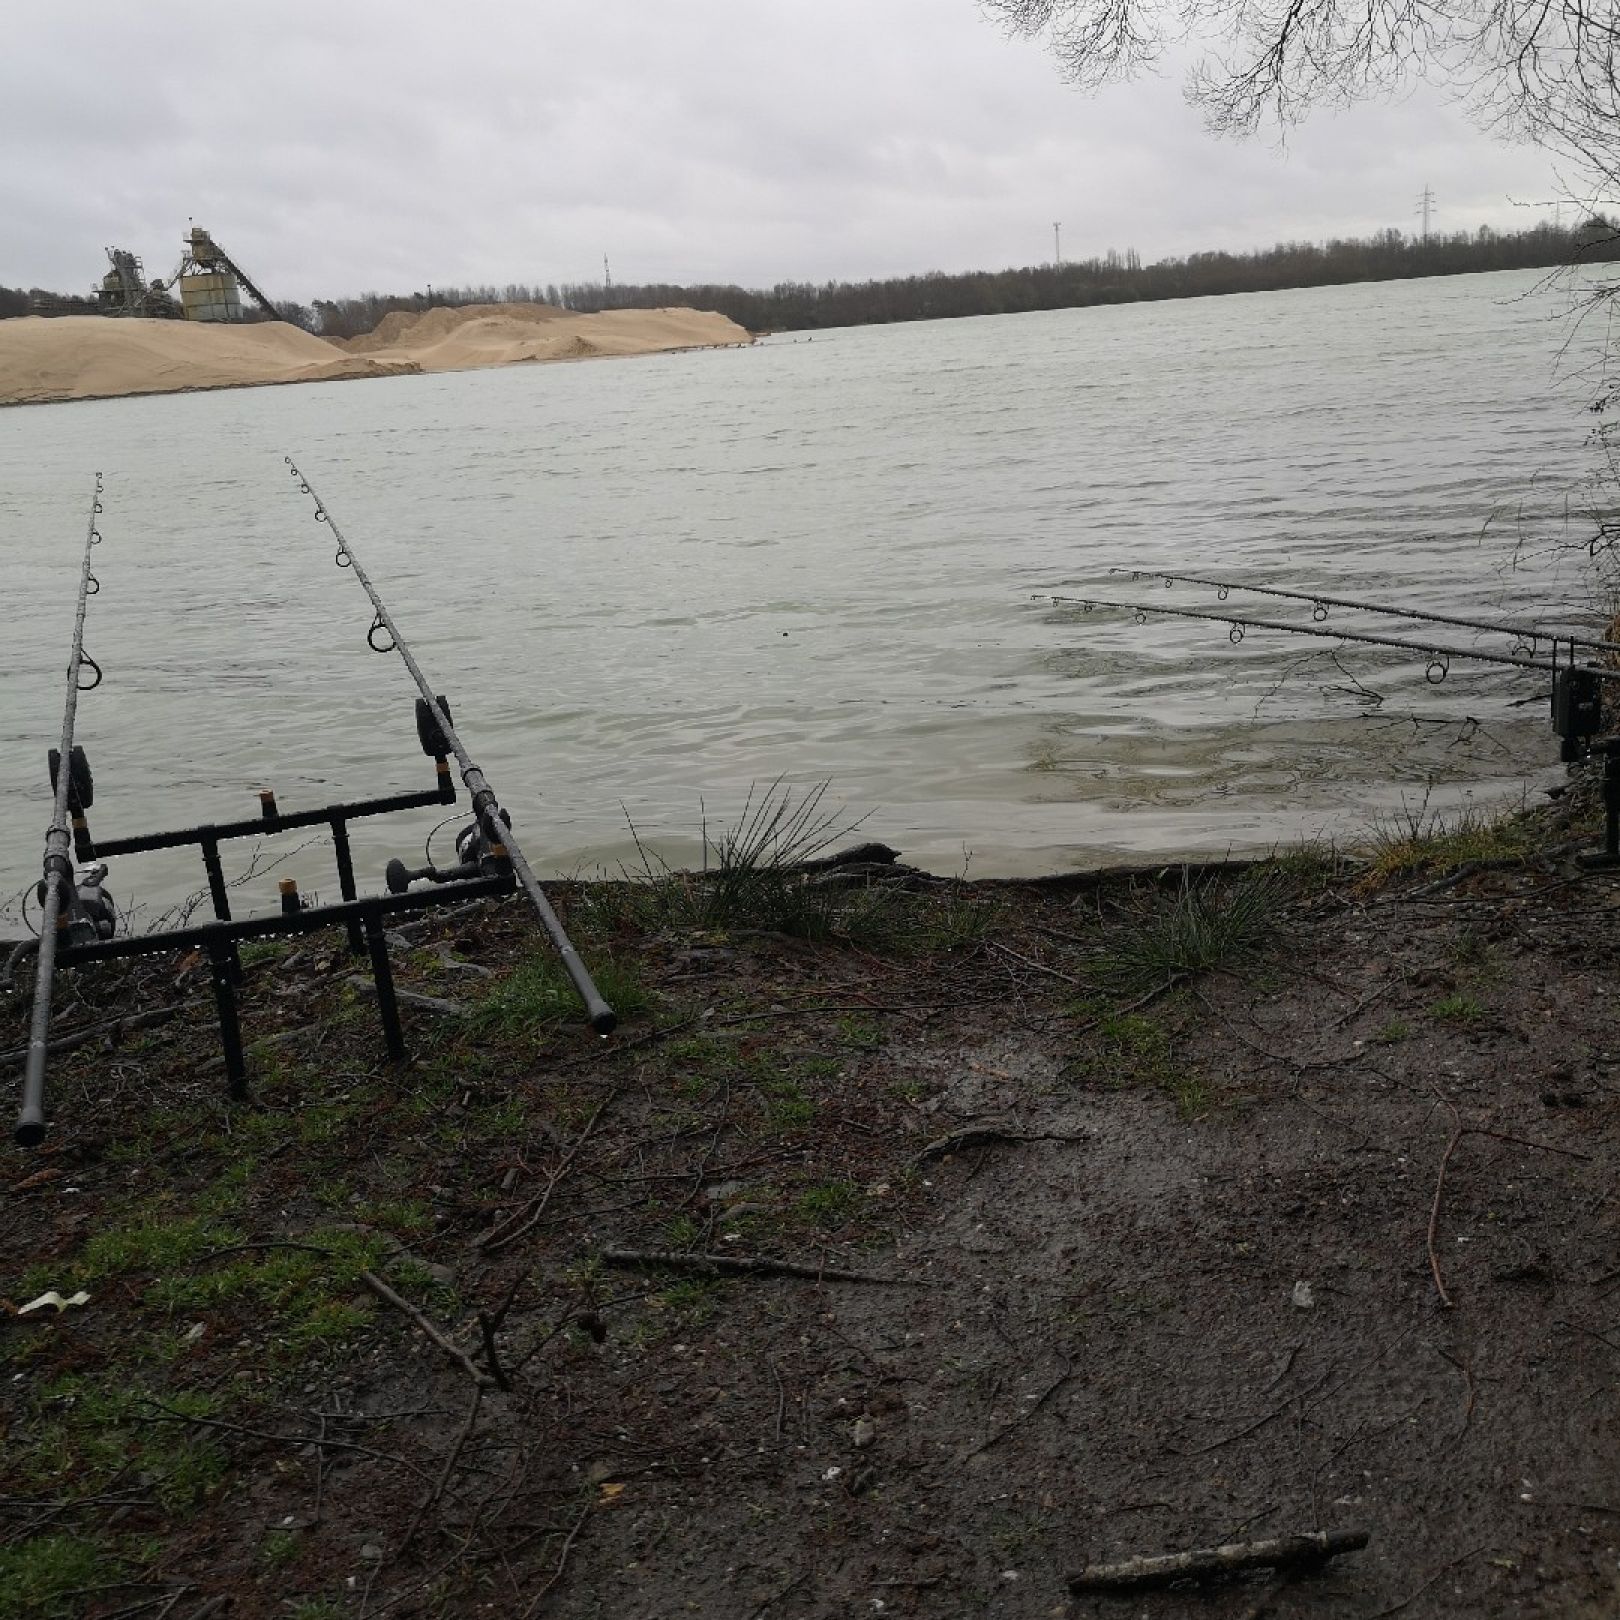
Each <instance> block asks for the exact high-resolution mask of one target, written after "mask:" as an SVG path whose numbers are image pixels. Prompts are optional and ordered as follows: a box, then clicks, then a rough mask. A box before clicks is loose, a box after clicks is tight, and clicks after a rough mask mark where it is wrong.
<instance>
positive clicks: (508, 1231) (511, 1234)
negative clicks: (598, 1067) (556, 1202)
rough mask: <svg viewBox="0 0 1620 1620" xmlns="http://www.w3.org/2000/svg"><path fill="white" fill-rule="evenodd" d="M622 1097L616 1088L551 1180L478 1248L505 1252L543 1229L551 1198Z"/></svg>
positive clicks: (476, 1240)
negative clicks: (524, 1236) (509, 1247)
mask: <svg viewBox="0 0 1620 1620" xmlns="http://www.w3.org/2000/svg"><path fill="white" fill-rule="evenodd" d="M618 1095H619V1088H618V1087H617V1086H615V1087H614V1088H613V1089H612V1090H611V1091H609V1092H608V1094H607V1095H606V1096H605V1097H604V1098H603V1099H602V1100H601V1102H599V1103H598V1104H597V1105H596V1111H595V1113H593V1114H592V1115H591V1117H590V1118H589V1119H588V1120H586V1121H585V1128H584V1129H583V1130H582V1131H581V1132H580V1133H579V1135H578V1136H576V1137H575V1138H574V1142H573V1146H572V1147H570V1148H569V1149H568V1151H567V1152H566V1153H565V1154H564V1155H563V1157H562V1162H561V1163H560V1164H559V1165H558V1166H557V1168H556V1169H555V1170H554V1171H553V1172H552V1174H551V1178H550V1180H548V1181H547V1182H546V1184H545V1186H544V1187H543V1188H542V1189H541V1190H540V1192H539V1193H537V1194H536V1195H535V1196H534V1197H533V1198H531V1199H530V1200H529V1202H528V1203H527V1204H525V1205H524V1206H523V1208H522V1209H520V1210H519V1211H518V1212H517V1213H516V1214H515V1215H510V1216H508V1217H507V1219H506V1220H504V1221H503V1222H502V1223H501V1224H500V1225H499V1226H495V1227H492V1228H491V1229H490V1230H489V1231H487V1232H485V1233H482V1234H481V1235H480V1236H478V1237H476V1238H474V1239H473V1246H474V1248H479V1249H484V1250H486V1251H488V1252H491V1253H492V1252H493V1251H494V1250H496V1249H501V1248H504V1247H505V1246H506V1245H507V1244H508V1243H513V1242H515V1241H516V1240H517V1239H518V1238H520V1237H522V1236H523V1234H524V1233H525V1232H528V1231H531V1230H532V1229H533V1228H534V1227H536V1226H538V1225H539V1223H540V1217H541V1216H542V1215H544V1214H545V1212H546V1206H547V1205H548V1204H549V1203H550V1202H551V1195H552V1194H553V1193H554V1192H555V1191H556V1190H557V1188H558V1186H559V1185H560V1184H561V1182H562V1179H563V1177H564V1176H566V1175H567V1174H568V1171H569V1169H570V1167H571V1166H572V1165H573V1162H574V1160H575V1159H576V1158H578V1157H579V1150H580V1149H581V1148H582V1147H584V1146H585V1144H586V1143H587V1142H588V1141H589V1140H590V1138H591V1132H592V1131H594V1130H595V1129H596V1126H597V1122H598V1121H599V1120H600V1119H601V1118H602V1116H603V1114H605V1113H606V1112H607V1111H608V1109H609V1108H610V1107H611V1106H612V1104H613V1101H614V1099H615V1098H616V1097H617V1096H618Z"/></svg>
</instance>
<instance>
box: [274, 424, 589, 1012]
mask: <svg viewBox="0 0 1620 1620" xmlns="http://www.w3.org/2000/svg"><path fill="white" fill-rule="evenodd" d="M282 460H283V461H284V462H285V463H286V465H287V471H288V472H289V473H290V474H291V476H292V477H293V478H295V479H297V481H298V489H299V493H300V494H304V495H308V496H309V498H310V499H311V500H312V501H313V502H314V503H315V521H316V522H317V523H324V524H326V525H327V527H328V528H330V529H331V531H332V538H333V539H334V540H336V541H337V555H336V557H335V558H334V559H333V560H334V561H335V562H336V563H337V566H338V567H339V568H350V569H353V571H354V577H355V578H356V579H358V580H359V581H360V584H361V586H362V587H363V589H364V590H365V593H366V595H367V596H368V597H370V599H371V606H372V608H373V610H374V612H375V614H376V617H375V618H374V619H373V620H372V622H371V628H370V629H369V630H368V631H367V632H366V641H367V643H368V644H369V646H370V647H371V648H372V650H373V651H374V652H384V653H385V652H398V654H399V655H400V657H401V658H402V659H404V661H405V667H406V669H408V670H409V671H410V673H411V679H412V680H413V681H415V682H416V687H417V690H418V691H419V692H420V693H421V694H422V696H421V700H420V701H419V702H418V704H417V729H418V732H419V733H422V734H423V737H424V746H425V743H426V739H427V738H428V737H429V736H432V737H433V738H435V740H442V741H443V742H444V743H446V744H448V745H449V748H450V751H451V752H452V753H454V754H455V756H456V762H457V763H458V764H459V765H460V766H461V780H462V781H463V782H464V783H465V784H466V786H467V791H468V793H469V794H470V795H471V796H472V806H473V814H474V816H475V817H476V822H477V825H478V827H479V828H480V829H481V830H482V833H483V841H484V842H485V844H486V846H487V849H488V851H489V852H490V853H493V854H496V855H498V856H500V857H503V858H504V859H505V860H506V861H509V862H510V864H511V867H512V870H513V872H514V873H515V874H516V876H517V880H518V882H519V883H520V884H521V885H522V887H523V892H524V893H525V894H526V895H528V897H529V900H530V902H531V903H532V904H533V906H534V909H535V911H536V912H537V913H538V914H539V917H540V921H541V923H542V924H543V925H544V927H545V930H546V933H547V934H548V935H550V937H551V943H552V944H553V945H554V946H555V947H556V948H557V954H558V955H559V956H560V957H561V958H562V964H563V967H564V968H565V969H566V970H567V972H568V977H569V978H570V979H572V980H573V983H574V988H575V990H577V991H578V992H579V996H580V999H581V1000H582V1001H583V1002H584V1003H585V1014H586V1017H587V1019H588V1020H589V1021H590V1025H591V1028H592V1029H594V1030H595V1031H596V1032H597V1034H598V1035H606V1034H608V1033H610V1032H611V1031H612V1030H613V1029H614V1027H615V1026H616V1025H617V1024H618V1021H619V1020H618V1015H617V1014H616V1013H615V1012H614V1011H613V1009H612V1008H611V1007H610V1006H609V1005H608V1004H607V1002H606V1001H605V1000H604V999H603V998H602V994H601V992H600V991H599V990H598V989H597V988H596V983H595V981H594V980H593V979H592V978H591V975H590V971H589V969H587V968H586V966H585V964H584V962H583V961H581V960H580V956H579V952H578V951H576V950H575V949H574V946H573V942H572V941H571V940H570V939H569V937H568V934H567V931H566V930H565V929H564V928H563V925H562V921H561V919H560V918H559V917H558V916H557V913H556V912H555V911H554V910H552V907H551V902H550V901H549V900H548V899H547V898H546V894H545V890H544V889H542V888H541V887H540V884H539V881H538V880H537V879H536V877H535V875H534V871H533V869H532V868H531V867H530V865H529V863H528V861H527V859H526V858H525V857H524V854H523V851H522V849H521V848H520V847H519V845H518V842H517V840H516V839H515V838H514V837H513V836H512V823H511V818H510V817H509V816H508V815H507V813H506V811H504V810H503V809H502V808H501V806H500V803H499V801H498V800H497V798H496V796H495V790H494V789H493V788H492V787H491V786H490V785H489V780H488V778H487V777H486V776H485V775H484V773H483V772H482V771H481V770H480V769H479V768H478V767H477V766H476V765H475V764H474V763H473V761H472V757H471V755H469V754H468V752H467V750H466V748H465V747H464V746H463V744H462V741H461V738H460V737H458V736H457V735H456V730H455V727H454V725H452V723H451V720H450V709H449V706H448V705H447V704H446V703H445V701H444V698H443V697H442V696H436V695H435V694H434V691H433V688H432V687H431V686H429V685H428V682H427V677H426V676H424V675H423V673H422V670H421V666H420V665H419V664H418V663H417V662H416V659H415V658H414V657H413V656H412V654H411V650H410V647H409V646H408V645H407V644H406V641H405V638H404V637H403V636H402V635H401V634H400V633H399V627H398V626H397V625H396V624H395V623H394V620H393V616H392V615H391V614H390V613H389V611H388V609H387V608H386V607H385V606H384V605H383V599H382V598H381V597H380V596H379V595H378V594H377V588H376V586H374V585H373V584H372V583H371V578H370V576H369V575H368V574H367V573H366V571H365V569H364V568H363V567H362V566H361V564H360V560H359V558H357V557H356V556H355V554H354V548H353V547H352V546H350V544H349V542H348V541H347V540H346V539H345V538H344V535H343V531H342V530H341V529H339V528H338V526H337V524H336V523H335V522H334V521H333V519H332V514H331V513H330V512H329V511H328V510H327V508H326V503H325V502H324V501H322V499H321V498H320V496H319V495H318V494H316V492H315V489H314V486H313V485H312V484H311V483H310V481H309V479H308V478H306V477H305V476H304V474H303V473H301V472H300V471H299V470H298V467H297V466H296V464H295V463H294V461H293V459H292V457H291V456H283V457H282ZM379 632H386V634H387V636H388V640H387V641H386V642H382V641H379V640H378V639H377V637H378V633H379ZM435 751H436V750H435ZM458 848H460V845H459V843H458ZM419 875H428V876H431V875H432V874H431V873H421V874H417V873H409V872H406V871H405V870H404V868H403V867H399V868H397V869H393V868H391V870H390V873H389V887H390V888H394V887H395V883H396V880H398V881H400V882H402V883H403V884H404V885H406V886H408V884H409V882H410V880H411V879H412V878H413V877H415V876H419ZM396 892H400V891H396Z"/></svg>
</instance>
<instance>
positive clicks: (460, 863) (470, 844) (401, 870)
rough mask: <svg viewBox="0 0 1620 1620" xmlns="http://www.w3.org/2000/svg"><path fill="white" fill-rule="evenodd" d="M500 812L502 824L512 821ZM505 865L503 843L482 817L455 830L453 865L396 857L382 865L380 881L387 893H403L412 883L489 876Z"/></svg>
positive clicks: (461, 880) (443, 881) (446, 881)
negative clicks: (491, 833)
mask: <svg viewBox="0 0 1620 1620" xmlns="http://www.w3.org/2000/svg"><path fill="white" fill-rule="evenodd" d="M499 815H500V821H501V824H502V825H505V826H508V827H510V826H511V825H512V818H511V816H509V815H508V814H507V813H506V811H504V810H502V811H500V812H499ZM508 865H509V862H508V860H507V855H506V845H505V844H502V843H498V842H497V841H496V840H494V839H492V838H491V837H490V836H489V833H488V832H487V831H486V830H485V828H484V825H483V823H482V822H481V821H470V822H468V823H467V825H466V826H465V827H463V828H462V829H461V831H460V832H458V833H457V834H456V864H455V865H454V866H434V865H433V864H432V863H431V862H430V863H429V864H428V865H426V866H417V867H410V866H407V865H406V864H405V863H404V861H402V860H399V859H397V858H396V859H394V860H391V861H390V862H389V863H388V865H387V867H386V868H385V869H384V871H383V881H384V882H385V883H386V884H387V885H388V892H389V893H390V894H404V893H405V891H406V890H407V889H408V888H410V886H411V885H412V884H413V883H420V882H423V881H426V882H429V883H460V882H463V881H464V880H465V879H467V878H476V877H492V876H494V875H496V874H497V873H500V872H504V871H505V870H507V867H508Z"/></svg>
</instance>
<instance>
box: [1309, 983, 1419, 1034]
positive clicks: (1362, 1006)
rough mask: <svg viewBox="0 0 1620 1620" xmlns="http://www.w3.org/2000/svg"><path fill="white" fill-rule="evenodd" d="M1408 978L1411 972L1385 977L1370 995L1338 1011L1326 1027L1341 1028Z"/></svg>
mask: <svg viewBox="0 0 1620 1620" xmlns="http://www.w3.org/2000/svg"><path fill="white" fill-rule="evenodd" d="M1410 978H1411V974H1409V973H1403V974H1401V975H1400V977H1399V978H1396V977H1395V976H1394V975H1393V974H1392V975H1391V976H1390V977H1389V978H1387V979H1385V980H1384V982H1383V983H1382V984H1381V985H1379V987H1378V988H1377V989H1376V990H1374V991H1373V992H1372V994H1371V995H1367V996H1363V997H1362V998H1361V1000H1360V1001H1358V1002H1357V1003H1356V1004H1355V1006H1353V1007H1351V1008H1350V1009H1349V1010H1348V1011H1347V1012H1342V1013H1340V1014H1339V1016H1338V1017H1337V1018H1335V1019H1334V1020H1333V1022H1332V1023H1331V1024H1329V1025H1328V1026H1327V1027H1328V1028H1329V1029H1343V1028H1344V1026H1345V1025H1346V1024H1348V1023H1349V1022H1350V1020H1351V1019H1352V1018H1355V1017H1358V1016H1359V1015H1360V1014H1361V1013H1364V1012H1366V1010H1367V1009H1368V1008H1369V1007H1370V1006H1372V1004H1373V1003H1374V1002H1375V1001H1380V1000H1382V999H1383V998H1384V997H1385V996H1387V995H1388V994H1389V993H1390V991H1391V990H1394V989H1397V988H1398V987H1399V986H1401V985H1404V984H1405V983H1406V982H1407V981H1408V980H1409V979H1410Z"/></svg>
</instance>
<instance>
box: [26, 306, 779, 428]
mask: <svg viewBox="0 0 1620 1620" xmlns="http://www.w3.org/2000/svg"><path fill="white" fill-rule="evenodd" d="M751 341H752V339H751V338H750V337H749V334H748V333H747V332H745V331H744V330H743V328H742V327H740V326H738V325H736V324H735V323H734V322H732V321H729V320H727V319H726V317H725V316H723V315H715V314H711V313H708V312H705V311H702V310H693V309H644V310H610V311H607V312H605V313H603V314H600V315H570V314H568V313H566V312H565V311H563V310H557V309H551V308H549V307H547V306H545V305H540V304H514V305H504V304H502V305H497V304H474V305H469V306H467V307H466V308H463V309H453V310H452V309H435V310H427V311H424V312H423V313H422V314H420V315H412V314H397V315H390V316H388V317H386V318H385V319H384V321H383V323H382V325H381V326H380V327H378V329H377V330H376V331H375V332H372V333H368V334H367V335H366V336H364V337H360V338H355V339H352V340H349V341H348V342H340V341H328V340H327V339H325V338H319V337H313V336H311V335H310V334H309V333H308V332H303V331H300V330H299V329H298V328H297V327H294V326H287V325H284V324H280V323H273V322H266V323H263V324H259V325H251V326H229V327H228V326H204V325H194V324H191V323H189V322H185V321H145V320H112V319H108V318H105V317H103V316H98V315H72V316H65V317H62V318H60V319H46V318H45V317H43V316H26V317H24V318H22V319H20V320H9V321H0V405H24V404H44V403H46V402H49V401H55V400H68V399H108V398H114V397H117V396H119V395H123V394H166V393H175V392H179V391H181V390H185V389H195V388H244V387H253V386H257V385H261V384H265V383H295V382H335V381H339V380H342V379H347V378H353V377H389V376H397V375H400V374H402V373H410V372H419V371H467V370H473V369H477V368H480V367H484V366H505V365H515V364H521V363H524V362H532V361H540V360H583V359H589V358H592V357H594V356H599V355H630V354H653V353H658V352H660V351H667V350H670V349H691V348H705V347H709V346H712V345H717V344H742V343H749V342H751Z"/></svg>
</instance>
